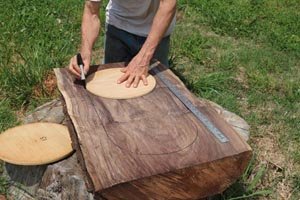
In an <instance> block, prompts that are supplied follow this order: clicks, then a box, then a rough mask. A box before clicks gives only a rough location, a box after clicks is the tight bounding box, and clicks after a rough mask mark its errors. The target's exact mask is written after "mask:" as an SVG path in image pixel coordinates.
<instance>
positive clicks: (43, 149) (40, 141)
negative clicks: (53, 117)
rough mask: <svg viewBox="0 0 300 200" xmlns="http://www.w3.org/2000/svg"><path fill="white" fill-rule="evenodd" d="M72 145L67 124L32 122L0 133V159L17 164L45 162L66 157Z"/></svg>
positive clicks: (39, 163)
mask: <svg viewBox="0 0 300 200" xmlns="http://www.w3.org/2000/svg"><path fill="white" fill-rule="evenodd" d="M72 151H73V149H72V146H71V138H70V135H69V132H68V129H67V127H66V126H63V125H60V124H54V123H45V122H43V123H32V124H26V125H21V126H17V127H14V128H11V129H8V130H7V131H5V132H4V133H2V134H1V135H0V159H1V160H4V161H6V162H9V163H13V164H18V165H42V164H48V163H52V162H55V161H58V160H60V159H63V158H65V157H66V156H68V155H69V154H70V153H72Z"/></svg>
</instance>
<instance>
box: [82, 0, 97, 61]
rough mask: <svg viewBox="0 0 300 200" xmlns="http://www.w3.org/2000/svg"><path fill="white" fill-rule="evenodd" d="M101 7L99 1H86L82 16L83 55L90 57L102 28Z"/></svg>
mask: <svg viewBox="0 0 300 200" xmlns="http://www.w3.org/2000/svg"><path fill="white" fill-rule="evenodd" d="M99 7H100V3H99V2H90V1H86V3H85V6H84V11H83V16H82V25H81V34H82V38H81V49H80V51H81V54H82V55H83V56H85V57H89V58H90V57H91V53H92V49H93V46H94V43H95V41H96V39H97V37H98V34H99V29H100V19H99Z"/></svg>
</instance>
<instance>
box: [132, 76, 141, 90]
mask: <svg viewBox="0 0 300 200" xmlns="http://www.w3.org/2000/svg"><path fill="white" fill-rule="evenodd" d="M139 82H140V76H136V77H135V78H134V82H133V87H135V88H136V87H137V86H138V85H139Z"/></svg>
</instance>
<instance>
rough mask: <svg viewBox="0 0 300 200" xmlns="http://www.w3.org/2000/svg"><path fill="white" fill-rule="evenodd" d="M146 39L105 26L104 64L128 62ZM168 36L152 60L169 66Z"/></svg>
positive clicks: (162, 41)
mask: <svg viewBox="0 0 300 200" xmlns="http://www.w3.org/2000/svg"><path fill="white" fill-rule="evenodd" d="M146 39H147V38H146V37H141V36H137V35H134V34H131V33H128V32H127V31H124V30H121V29H118V28H116V27H115V26H112V25H110V24H107V25H106V34H105V49H104V51H105V57H104V63H114V62H130V61H131V60H132V58H133V57H134V56H135V55H136V54H137V53H138V52H139V51H140V49H141V48H142V46H143V44H144V42H145V40H146ZM169 47H170V36H167V37H165V38H163V39H162V40H161V42H160V44H159V45H158V47H157V48H156V51H155V53H154V56H153V58H155V59H157V60H159V61H160V62H161V63H162V64H164V65H166V66H169V62H168V54H169Z"/></svg>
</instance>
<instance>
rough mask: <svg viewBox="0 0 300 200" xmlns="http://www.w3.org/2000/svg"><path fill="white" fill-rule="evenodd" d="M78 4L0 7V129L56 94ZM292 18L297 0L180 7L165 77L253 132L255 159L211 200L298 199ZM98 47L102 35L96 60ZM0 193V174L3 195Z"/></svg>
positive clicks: (182, 0) (297, 27)
mask: <svg viewBox="0 0 300 200" xmlns="http://www.w3.org/2000/svg"><path fill="white" fill-rule="evenodd" d="M82 6H83V2H79V1H75V0H70V1H58V0H54V1H38V0H33V1H30V2H29V1H24V0H17V1H14V3H13V4H12V3H11V2H10V1H8V0H4V1H1V2H0V23H1V26H0V31H1V35H0V66H1V67H0V119H1V120H0V131H4V130H6V129H7V128H9V127H12V126H15V125H16V124H18V121H19V119H20V117H22V116H23V115H24V114H25V113H26V112H28V111H30V110H32V109H34V108H35V107H36V106H38V105H41V104H43V103H44V102H46V101H49V100H50V99H53V98H55V97H56V96H57V95H58V92H57V89H56V86H55V79H54V76H53V73H52V71H51V69H52V68H54V67H61V66H66V65H67V64H68V61H69V59H70V58H71V56H73V54H75V53H76V52H77V50H78V48H79V44H80V18H81V12H82ZM104 6H105V2H104V3H103V6H102V10H101V17H102V19H103V18H104V12H103V10H104ZM299 17H300V3H299V1H297V0H263V1H258V0H236V1H225V0H212V1H204V0H189V1H188V0H178V12H177V19H178V20H177V27H176V30H175V33H174V34H173V36H172V51H171V55H170V61H171V64H172V65H171V66H172V70H173V71H174V72H175V73H176V74H177V75H178V76H179V77H180V78H181V79H182V80H183V81H184V83H185V84H186V85H187V86H188V87H189V89H190V90H191V91H193V92H194V93H195V94H196V95H198V96H200V97H203V98H207V99H209V100H212V101H214V102H216V103H218V104H220V105H222V106H223V107H225V108H226V109H228V110H230V111H232V112H235V113H237V114H239V115H240V116H242V117H243V118H244V119H246V121H247V122H248V123H249V124H250V126H251V139H250V142H249V143H250V145H251V147H252V148H253V150H254V153H255V154H254V156H253V159H252V162H251V163H250V164H249V166H248V168H247V170H246V171H245V174H244V175H243V176H242V177H241V179H240V180H239V181H238V182H237V183H236V184H234V185H233V186H232V187H231V188H229V189H228V190H227V191H225V192H224V193H223V194H221V195H219V196H218V197H216V199H299V198H300V192H299V191H300V167H299V164H300V133H299V129H300V123H299V119H300V101H299V99H300V86H299V85H300V84H299V83H300V61H299V60H300V59H299V57H300V21H299V20H298V19H299ZM103 25H104V24H102V26H103ZM102 34H103V33H102ZM102 47H103V40H102V37H100V39H99V40H98V42H97V44H96V46H95V51H94V57H93V63H100V62H101V55H102V52H103V50H102ZM0 167H1V166H0ZM0 174H1V169H0ZM5 188H6V181H5V180H4V179H3V178H1V177H0V194H2V193H5Z"/></svg>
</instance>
